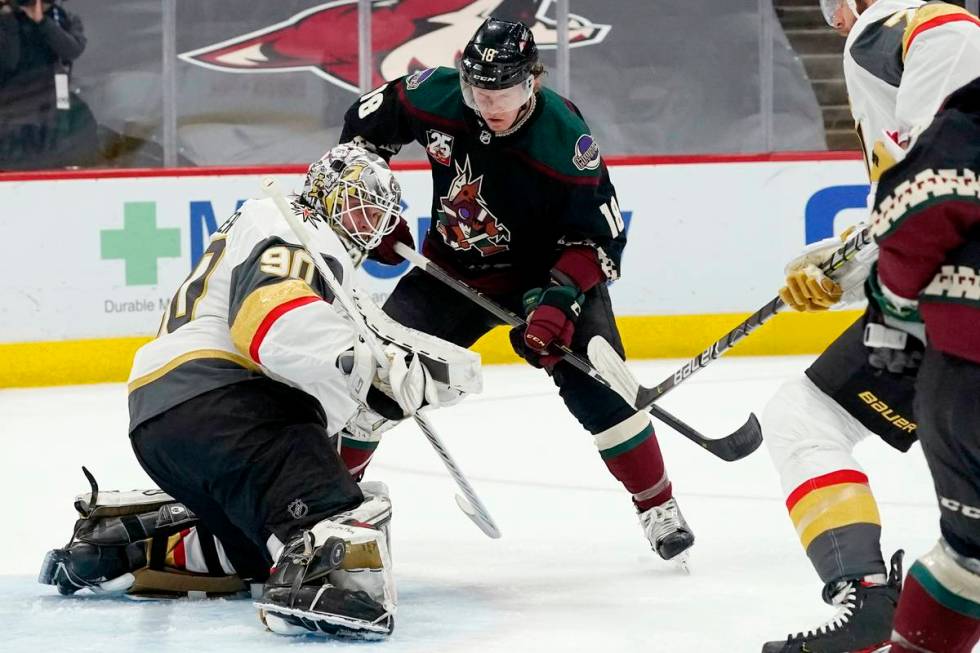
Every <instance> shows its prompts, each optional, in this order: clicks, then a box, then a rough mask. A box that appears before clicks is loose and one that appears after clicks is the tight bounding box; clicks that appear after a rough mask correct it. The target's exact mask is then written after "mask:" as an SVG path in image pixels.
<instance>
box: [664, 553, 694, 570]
mask: <svg viewBox="0 0 980 653" xmlns="http://www.w3.org/2000/svg"><path fill="white" fill-rule="evenodd" d="M690 561H691V554H690V552H689V551H682V552H680V553H678V554H677V555H676V556H674V557H673V558H671V559H670V560H668V561H667V562H669V563H670V564H671V566H673V567H674V568H675V569H677V570H678V571H682V572H684V574H685V575H687V576H690V575H691V564H690Z"/></svg>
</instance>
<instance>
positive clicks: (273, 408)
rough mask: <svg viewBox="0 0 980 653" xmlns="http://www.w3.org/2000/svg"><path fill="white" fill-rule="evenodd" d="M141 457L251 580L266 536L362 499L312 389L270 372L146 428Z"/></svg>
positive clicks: (263, 561) (263, 572)
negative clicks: (275, 378)
mask: <svg viewBox="0 0 980 653" xmlns="http://www.w3.org/2000/svg"><path fill="white" fill-rule="evenodd" d="M130 438H131V441H132V445H133V451H134V452H135V453H136V458H137V459H138V460H139V462H140V465H142V466H143V469H144V470H146V473H147V474H148V475H149V476H150V478H151V479H153V481H154V482H156V483H157V485H158V486H159V487H160V489H162V490H164V491H165V492H167V493H168V494H169V495H170V496H172V497H174V498H175V499H177V500H178V501H180V502H181V503H183V504H185V505H186V506H187V507H188V508H190V509H191V510H192V511H193V512H194V513H195V514H196V515H197V516H198V517H199V518H200V519H201V521H202V522H203V523H204V525H205V526H207V528H208V529H210V530H211V532H212V533H214V535H215V536H216V537H217V538H218V539H219V540H220V541H221V544H222V546H223V547H224V549H225V553H227V554H228V558H229V560H231V562H232V564H233V565H234V566H235V569H236V571H238V574H239V576H241V577H243V578H254V579H260V580H261V579H264V578H265V577H266V576H267V575H268V570H269V565H270V563H271V562H272V559H271V556H270V555H269V553H268V551H267V549H266V546H265V544H266V540H268V538H269V536H270V535H273V534H274V535H276V537H278V538H279V540H280V541H282V542H284V543H285V542H286V541H287V540H288V539H289V538H290V536H291V535H295V534H297V533H298V532H299V531H300V530H301V529H302V528H306V527H309V526H312V525H313V524H315V523H317V522H318V521H320V520H322V519H325V518H327V517H330V516H331V515H335V514H337V513H338V512H341V511H343V510H346V509H349V508H353V507H354V506H357V505H358V504H360V503H361V502H362V501H363V499H364V497H363V495H362V494H361V491H360V488H358V487H357V484H356V483H355V482H354V480H353V479H352V478H351V476H350V474H349V473H348V472H347V468H346V467H345V466H344V464H343V463H342V462H341V461H340V458H339V456H338V455H337V452H336V450H335V449H334V447H332V446H331V444H330V442H329V440H328V438H327V430H326V420H325V417H324V414H323V410H322V409H321V407H320V405H319V403H318V402H317V400H316V399H314V398H313V397H311V396H310V395H308V394H306V393H304V392H302V391H300V390H297V389H295V388H292V387H289V386H287V385H285V384H282V383H278V382H276V381H273V380H271V379H267V378H262V379H256V380H250V381H244V382H241V383H236V384H233V385H228V386H224V387H222V388H218V389H216V390H211V391H210V392H206V393H204V394H202V395H198V396H197V397H194V398H193V399H189V400H188V401H185V402H183V403H181V404H178V405H176V406H174V407H173V408H171V409H170V410H168V411H166V412H165V413H163V414H161V415H158V416H157V417H155V418H153V419H150V420H148V421H146V422H144V423H142V424H140V425H139V426H137V427H136V428H135V429H134V430H133V432H132V433H131V434H130Z"/></svg>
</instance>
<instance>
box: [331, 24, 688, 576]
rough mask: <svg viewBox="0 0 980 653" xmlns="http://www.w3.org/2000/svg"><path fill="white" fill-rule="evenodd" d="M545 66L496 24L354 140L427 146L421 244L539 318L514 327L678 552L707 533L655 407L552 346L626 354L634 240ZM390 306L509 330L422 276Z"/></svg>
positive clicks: (467, 336)
mask: <svg viewBox="0 0 980 653" xmlns="http://www.w3.org/2000/svg"><path fill="white" fill-rule="evenodd" d="M537 59H538V57H537V47H536V46H535V43H534V37H533V36H532V33H531V31H530V30H529V29H528V28H527V27H526V26H525V25H523V24H521V23H515V22H508V21H504V20H498V19H494V18H490V19H488V20H487V21H485V22H484V23H483V25H482V26H481V27H480V28H479V29H478V30H477V31H476V33H475V35H474V36H473V38H472V40H471V41H470V42H469V43H468V44H466V47H465V49H464V50H463V54H462V59H461V61H460V66H459V71H457V70H454V69H450V68H435V69H427V70H422V71H418V72H416V73H414V74H412V75H409V76H406V77H402V78H399V79H396V80H392V81H390V82H388V83H386V84H383V85H382V86H380V87H378V88H377V89H375V90H374V91H372V92H370V93H368V94H366V95H364V96H363V97H361V98H360V100H358V101H357V102H356V103H355V104H354V105H353V106H352V107H351V108H350V110H349V111H348V112H347V115H346V117H345V124H344V129H343V133H342V135H341V141H343V142H346V141H352V142H354V143H357V144H361V145H364V146H365V147H368V148H370V149H372V150H373V151H376V152H378V153H379V154H381V155H382V156H384V157H391V156H393V155H394V154H396V153H397V152H398V151H399V150H400V149H401V147H402V146H403V145H405V144H407V143H411V142H413V141H416V142H418V143H420V144H421V145H422V146H423V147H424V148H425V149H426V153H427V155H428V157H429V161H430V163H431V166H432V182H433V195H432V227H431V229H430V230H429V232H428V237H427V238H426V239H425V243H424V248H423V252H424V253H425V254H426V255H427V256H428V257H429V258H430V259H431V260H432V261H434V262H435V263H437V264H438V265H439V266H441V267H443V268H445V269H446V270H447V271H448V272H449V273H450V274H452V275H453V276H454V277H456V278H457V279H460V280H461V281H463V282H465V283H466V284H468V285H469V286H471V287H473V288H475V289H477V290H479V291H481V292H483V293H485V294H487V295H489V296H490V298H491V299H493V300H494V301H496V302H497V303H499V304H502V305H504V306H506V307H507V308H509V309H510V310H512V311H514V312H518V311H520V312H521V313H523V314H526V315H527V320H528V324H527V328H526V330H520V331H513V332H512V333H511V340H512V342H513V344H514V347H515V349H516V350H517V352H518V353H519V354H520V355H521V356H523V357H524V358H525V359H526V360H528V361H529V362H530V363H531V364H532V365H534V366H536V367H543V368H545V369H546V370H547V372H548V373H549V374H550V375H551V377H552V379H553V380H554V382H555V384H556V385H557V386H558V388H559V394H560V395H561V397H562V399H563V400H564V402H565V405H566V406H567V407H568V409H569V411H570V412H571V413H572V414H573V415H574V416H575V417H576V419H577V420H578V421H579V423H580V424H582V426H583V427H584V428H585V429H586V430H588V431H589V432H590V433H591V434H592V435H593V437H594V439H595V444H596V447H597V448H598V451H599V454H600V456H601V458H602V460H603V462H604V463H605V465H606V466H607V468H608V469H609V471H610V472H611V473H612V474H613V476H615V477H616V478H617V479H618V480H619V481H620V482H621V483H622V484H623V485H624V486H625V488H626V490H627V491H628V492H629V493H630V495H631V497H632V500H633V503H634V505H635V507H636V510H637V513H638V514H639V518H640V522H641V524H642V527H643V531H644V534H645V536H646V537H647V539H648V540H649V542H650V545H651V547H653V548H654V550H656V551H657V553H658V554H659V555H660V556H661V557H663V558H665V559H671V558H674V557H676V556H679V555H680V554H682V553H683V552H685V551H686V550H687V549H688V548H690V547H691V545H692V544H693V542H694V535H693V533H692V532H691V529H690V528H689V527H688V525H687V523H686V522H685V520H684V518H683V516H682V515H681V512H680V510H679V508H678V506H677V501H676V499H674V497H673V492H672V486H671V483H670V479H669V477H668V475H667V472H666V470H665V468H664V463H663V458H662V456H661V452H660V447H659V445H658V443H657V438H656V436H655V434H654V431H653V426H652V425H651V423H650V419H649V417H648V415H647V414H646V413H644V412H638V411H636V410H635V409H634V408H632V407H630V406H628V405H627V404H626V403H625V402H624V401H623V400H622V399H621V398H620V397H619V396H618V395H616V394H615V393H614V392H612V391H611V390H608V389H607V388H604V387H602V386H599V385H597V384H596V383H595V382H594V381H593V380H591V379H590V378H588V376H586V375H585V374H583V373H581V372H579V371H577V370H575V369H573V368H572V367H571V366H570V365H569V364H567V363H564V362H562V361H561V357H560V356H556V355H554V354H553V353H552V351H551V348H552V345H554V344H562V345H566V346H570V347H571V348H572V349H573V350H575V351H579V352H583V351H584V350H585V348H586V345H587V343H588V342H589V340H590V339H591V338H592V337H593V336H596V335H601V336H603V337H605V338H606V339H607V340H608V341H609V342H611V343H612V344H613V345H614V346H615V347H616V349H617V350H618V351H619V353H620V355H623V349H622V342H621V339H620V337H619V332H618V331H617V328H616V323H615V319H614V315H613V312H612V306H611V303H610V300H609V293H608V290H607V287H606V286H607V284H608V283H609V282H610V281H613V280H615V279H617V278H618V277H619V273H620V260H621V257H622V252H623V247H624V246H625V244H626V234H625V226H624V223H623V218H622V215H621V213H620V210H619V206H618V203H617V200H616V193H615V190H614V189H613V185H612V183H611V182H610V180H609V174H608V171H607V170H606V166H605V164H604V163H603V161H602V158H601V156H600V153H599V147H598V144H597V143H596V140H595V138H594V137H593V136H592V135H591V132H590V130H589V127H588V125H586V123H585V121H584V120H583V119H582V117H581V115H580V114H579V112H578V110H577V109H576V107H575V106H574V105H573V104H572V103H571V102H569V101H568V100H566V99H564V98H562V97H560V96H559V95H557V94H556V93H554V92H552V91H551V90H548V89H547V88H544V87H542V86H541V83H540V81H541V80H540V75H541V73H542V72H543V67H542V66H541V65H540V64H539V63H538V60H537ZM384 309H385V311H386V312H387V313H388V314H389V315H391V317H393V318H394V319H395V320H397V321H398V322H401V323H403V324H405V325H407V326H409V327H412V328H415V329H418V330H420V331H424V332H426V333H430V334H433V335H436V336H439V337H441V338H444V339H446V340H449V341H450V342H453V343H456V344H458V345H461V346H464V347H468V346H470V345H472V344H473V343H474V342H476V340H477V339H478V338H480V336H482V335H483V334H485V333H487V332H488V331H489V330H490V329H491V328H493V327H494V326H496V325H498V324H500V323H499V322H498V321H497V320H496V319H495V318H494V317H493V316H492V315H490V314H489V313H487V312H485V311H484V309H482V308H481V307H479V306H477V305H475V304H473V303H471V302H470V301H468V300H467V299H466V298H464V297H462V296H460V295H458V294H457V293H456V292H455V291H454V290H452V289H450V288H447V287H445V286H443V285H442V284H441V283H440V282H438V281H436V280H434V279H432V278H430V277H428V276H427V275H426V274H425V273H424V272H423V271H422V270H418V269H415V270H412V271H410V272H409V273H408V274H407V275H406V276H405V277H404V278H402V279H401V280H400V281H399V283H398V285H397V287H396V288H395V290H394V292H393V293H392V294H391V296H390V297H389V299H388V301H387V302H386V303H385V305H384ZM533 435H534V434H533V433H529V434H528V437H533ZM488 446H489V443H488Z"/></svg>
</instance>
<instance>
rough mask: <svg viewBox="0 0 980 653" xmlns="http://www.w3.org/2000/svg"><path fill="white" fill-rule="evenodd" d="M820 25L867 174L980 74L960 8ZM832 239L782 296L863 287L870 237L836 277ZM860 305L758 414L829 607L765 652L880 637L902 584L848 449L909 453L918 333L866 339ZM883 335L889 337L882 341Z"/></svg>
mask: <svg viewBox="0 0 980 653" xmlns="http://www.w3.org/2000/svg"><path fill="white" fill-rule="evenodd" d="M820 4H821V6H822V7H823V9H824V15H825V18H826V19H827V22H828V23H829V24H830V25H831V26H832V27H834V28H835V29H836V30H837V31H838V32H839V33H840V34H842V35H846V36H847V40H846V42H845V45H844V65H843V70H844V80H845V83H846V85H847V92H848V97H849V100H850V106H851V111H852V113H853V116H854V120H855V124H856V126H857V129H858V134H859V136H860V137H861V140H862V145H863V146H864V147H863V149H864V156H865V160H866V163H867V168H868V175H869V180H870V181H871V183H872V185H874V184H875V183H877V180H878V178H879V176H880V174H881V172H882V171H883V170H885V169H887V168H888V166H889V165H891V164H893V163H894V161H895V160H896V159H898V158H901V156H902V148H903V146H905V145H907V143H908V139H909V137H910V132H911V130H912V128H913V127H915V126H916V125H921V124H923V123H925V124H927V123H928V122H929V120H931V119H932V116H933V115H934V114H935V112H936V110H937V109H938V108H939V105H940V104H941V103H942V101H943V100H944V99H945V98H946V97H947V96H948V95H949V94H950V93H951V92H952V91H954V90H955V89H957V88H959V87H960V86H961V85H963V84H965V83H967V82H969V81H971V80H972V79H974V78H975V77H976V76H977V75H978V74H980V20H978V19H977V18H976V17H975V16H972V15H971V14H969V13H968V12H966V11H964V10H963V9H962V8H960V7H955V6H953V5H951V4H947V3H943V2H928V3H927V2H923V1H922V0H873V1H869V0H821V3H820ZM839 246H840V240H839V239H836V238H830V239H827V240H826V241H823V242H820V243H816V244H814V245H811V246H810V247H808V248H807V250H806V251H805V252H804V254H803V255H801V256H799V257H798V258H796V259H795V260H793V261H791V262H790V264H789V265H787V268H786V286H785V287H784V288H783V289H782V290H781V291H780V296H781V297H782V298H783V300H784V302H785V303H786V304H787V305H788V306H791V307H792V308H794V309H796V310H799V311H819V310H827V309H828V308H830V307H832V306H843V305H846V304H849V303H852V302H854V301H856V300H861V299H863V297H864V292H863V282H864V279H865V278H866V277H867V275H868V271H869V269H870V266H871V264H872V263H873V262H874V260H875V257H876V256H877V251H876V248H875V247H873V246H872V247H869V248H866V249H865V250H862V251H861V252H860V253H859V255H858V257H857V258H856V259H855V260H853V261H852V262H850V263H848V264H847V266H846V267H845V268H844V269H842V270H841V272H840V273H839V274H838V275H836V276H835V279H830V278H828V277H827V276H826V275H824V274H823V273H822V272H821V271H820V269H819V265H820V263H822V262H823V261H824V260H825V259H826V257H827V256H829V255H830V253H831V252H833V251H834V250H835V249H837V247H839ZM872 321H873V318H872V316H871V315H865V316H864V317H862V318H861V319H859V320H857V321H856V322H855V323H854V324H853V325H851V327H849V328H848V329H847V330H845V331H844V333H843V334H842V335H841V336H840V337H839V338H838V339H837V340H835V341H834V342H833V343H832V344H831V345H830V347H829V348H828V349H827V350H826V351H825V352H824V353H823V354H821V355H820V357H819V358H818V359H817V360H816V361H815V362H814V363H813V365H812V366H811V367H810V368H809V369H808V370H806V372H805V374H804V375H802V376H801V377H799V378H797V379H793V380H791V381H789V382H787V383H786V384H785V385H784V386H783V387H781V388H780V389H779V391H778V392H777V393H776V395H775V396H774V397H773V398H772V399H771V400H770V401H769V403H768V405H767V406H766V410H765V411H764V413H763V416H762V426H763V431H764V433H765V442H766V445H767V448H768V450H769V453H770V455H771V457H772V459H773V463H774V465H775V467H776V469H777V470H778V471H779V474H780V480H781V482H782V486H783V490H784V492H785V496H786V507H787V509H788V511H789V515H790V518H791V519H792V521H793V525H794V527H795V528H796V530H797V533H798V535H799V538H800V542H801V544H802V545H803V548H804V549H805V550H806V553H807V556H808V557H809V559H810V561H811V563H812V564H813V567H814V569H815V570H816V571H817V573H818V575H819V576H820V580H821V581H822V582H823V583H824V590H823V598H824V600H825V601H826V602H827V603H830V604H831V605H833V606H834V607H835V608H837V613H836V614H835V615H834V616H833V617H832V618H831V619H830V620H829V621H827V622H826V623H825V624H823V625H820V626H817V627H815V628H812V629H810V630H808V631H803V632H798V633H796V634H790V635H789V636H788V637H787V638H786V639H785V640H781V641H772V642H769V643H767V644H765V646H764V648H763V652H764V653H801V652H803V651H813V652H816V653H850V652H851V651H865V650H877V649H878V648H879V647H882V646H886V645H887V640H888V636H889V634H890V632H891V627H890V624H891V619H892V615H893V614H894V610H895V606H896V603H897V600H898V595H899V590H900V587H901V553H896V554H895V556H893V558H892V564H891V565H890V568H889V567H886V565H885V561H884V559H883V556H882V552H881V541H880V540H881V517H880V514H879V511H878V505H877V503H876V501H875V498H874V495H873V493H872V490H871V483H870V480H869V479H868V477H867V476H866V475H865V473H864V471H863V470H862V468H861V466H860V464H859V463H858V461H857V459H856V458H855V456H854V454H853V450H854V447H855V445H856V444H857V443H858V442H860V441H862V440H864V439H866V438H868V437H869V436H872V435H877V436H878V437H880V438H881V439H883V440H884V441H885V442H887V443H888V444H890V445H891V446H893V447H895V448H897V449H899V450H901V451H905V450H907V449H908V448H909V447H911V445H912V443H913V442H914V441H915V437H916V432H917V427H916V422H917V421H918V420H917V419H916V416H914V415H913V412H914V411H913V398H914V395H915V389H914V384H915V375H916V368H917V366H918V363H919V361H920V360H921V356H922V344H921V342H920V340H919V339H917V338H914V337H909V338H908V339H907V340H905V341H903V342H904V345H903V346H902V347H899V348H895V347H894V346H878V347H875V348H873V349H872V350H871V351H870V353H869V350H868V349H867V348H866V347H865V339H864V333H865V327H866V326H867V325H868V323H869V322H872ZM882 344H888V343H882Z"/></svg>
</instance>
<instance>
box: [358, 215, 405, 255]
mask: <svg viewBox="0 0 980 653" xmlns="http://www.w3.org/2000/svg"><path fill="white" fill-rule="evenodd" d="M395 243H404V244H405V245H407V246H409V247H411V248H412V249H415V240H414V239H413V238H412V232H411V231H410V230H409V228H408V223H407V222H405V218H401V217H400V218H398V224H396V225H395V230H394V231H392V232H391V233H390V234H388V235H387V236H385V237H384V238H382V239H381V242H380V243H378V246H377V247H375V248H374V249H372V250H371V251H370V252H368V258H369V259H371V260H372V261H377V262H378V263H384V264H385V265H398V264H399V263H401V262H402V261H404V260H405V259H404V258H402V256H401V254H398V253H397V252H396V251H395Z"/></svg>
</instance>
